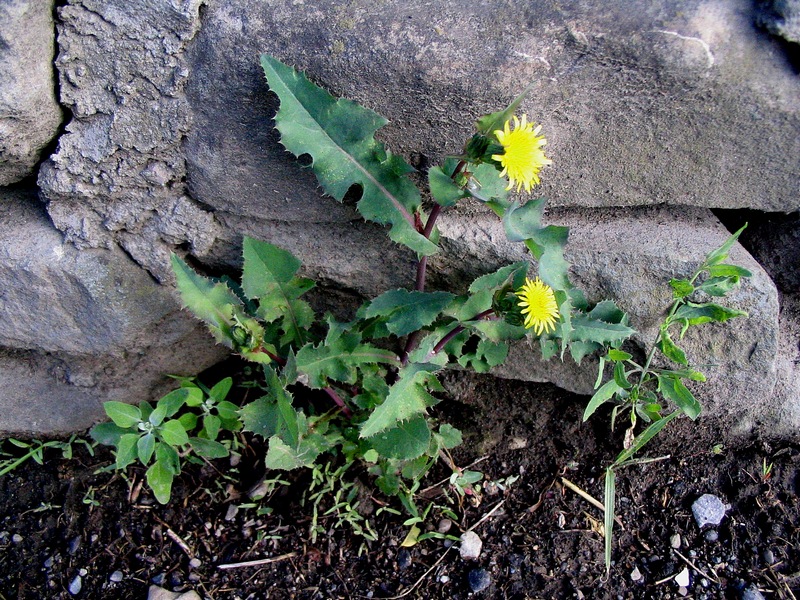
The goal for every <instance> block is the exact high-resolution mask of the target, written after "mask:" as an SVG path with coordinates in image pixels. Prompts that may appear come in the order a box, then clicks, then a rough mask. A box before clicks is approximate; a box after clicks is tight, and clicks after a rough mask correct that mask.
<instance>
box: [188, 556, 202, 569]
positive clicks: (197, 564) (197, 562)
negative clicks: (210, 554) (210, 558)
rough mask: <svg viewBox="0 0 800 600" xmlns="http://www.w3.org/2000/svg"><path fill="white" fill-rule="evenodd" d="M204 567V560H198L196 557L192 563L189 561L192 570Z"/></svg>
mask: <svg viewBox="0 0 800 600" xmlns="http://www.w3.org/2000/svg"><path fill="white" fill-rule="evenodd" d="M202 565H203V561H202V560H200V559H199V558H196V557H195V558H193V559H192V560H190V561H189V566H190V567H191V568H192V569H198V568H200V567H201V566H202Z"/></svg>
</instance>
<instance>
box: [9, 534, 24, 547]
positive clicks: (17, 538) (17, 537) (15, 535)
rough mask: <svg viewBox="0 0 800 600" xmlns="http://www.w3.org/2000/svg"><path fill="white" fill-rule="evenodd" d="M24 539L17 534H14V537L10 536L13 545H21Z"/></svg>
mask: <svg viewBox="0 0 800 600" xmlns="http://www.w3.org/2000/svg"><path fill="white" fill-rule="evenodd" d="M24 539H25V538H24V537H22V536H21V535H20V534H18V533H15V534H14V535H12V536H11V541H12V542H14V543H15V544H19V543H21V542H22V540H24Z"/></svg>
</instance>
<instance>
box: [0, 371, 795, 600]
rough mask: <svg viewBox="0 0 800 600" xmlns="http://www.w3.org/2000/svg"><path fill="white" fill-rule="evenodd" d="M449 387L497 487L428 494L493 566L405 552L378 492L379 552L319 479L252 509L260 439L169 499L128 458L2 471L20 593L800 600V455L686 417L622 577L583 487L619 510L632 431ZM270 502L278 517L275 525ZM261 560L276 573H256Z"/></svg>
mask: <svg viewBox="0 0 800 600" xmlns="http://www.w3.org/2000/svg"><path fill="white" fill-rule="evenodd" d="M445 380H446V381H445V383H446V388H447V389H448V396H449V398H448V399H447V400H446V401H445V402H442V403H441V404H440V405H439V406H438V407H437V409H438V410H440V411H441V412H440V414H441V416H443V417H444V418H446V419H448V420H449V421H450V422H452V423H453V424H454V425H455V426H457V427H459V428H461V429H462V430H463V431H464V433H465V443H464V444H463V446H461V448H460V449H458V450H457V451H456V452H454V455H453V456H454V460H455V461H456V464H458V465H459V466H461V467H466V466H467V465H470V464H472V463H475V462H476V461H479V462H478V463H477V464H476V465H475V466H474V467H473V468H474V469H475V470H480V471H482V472H483V473H484V475H485V479H484V485H483V493H482V496H481V497H480V498H479V499H478V498H477V497H475V498H468V499H464V498H460V497H459V496H458V495H456V494H454V493H453V492H452V490H450V491H449V492H448V491H447V485H446V484H445V485H444V486H436V485H435V484H436V483H437V482H438V481H439V480H442V479H445V478H446V477H447V476H448V474H449V472H448V471H446V470H445V469H444V468H442V469H441V470H439V471H438V472H436V473H432V474H431V475H430V476H429V477H428V479H429V481H426V483H425V484H424V485H427V486H432V487H431V488H430V489H428V490H427V491H426V497H427V498H428V499H429V500H431V501H432V502H434V503H435V504H436V505H437V506H446V507H449V509H450V510H452V511H453V512H454V513H455V517H456V519H455V520H454V522H452V525H451V528H450V530H449V531H448V534H449V535H453V536H456V537H458V536H460V535H461V533H462V532H464V531H466V530H467V529H469V528H472V529H473V531H474V532H475V533H476V534H477V535H478V536H479V537H480V539H481V540H482V542H483V548H482V551H481V553H480V556H479V558H478V559H476V560H464V559H462V558H461V556H460V554H459V543H458V542H455V543H453V542H451V541H449V540H447V539H441V538H433V539H428V540H425V541H423V542H420V543H418V544H417V545H415V546H413V547H410V548H404V547H402V546H401V543H402V542H403V540H404V539H405V538H406V535H407V534H408V532H409V529H410V528H409V526H407V525H404V524H403V522H404V521H405V519H406V518H407V516H406V515H404V514H402V513H397V514H395V513H393V512H391V511H388V510H380V508H381V507H382V506H384V505H385V504H386V499H385V498H381V497H380V496H378V495H375V496H373V497H372V498H369V497H367V496H368V494H362V503H361V506H362V510H364V512H365V516H366V518H367V519H368V520H369V521H370V523H371V526H372V527H373V528H374V530H375V532H376V533H377V540H376V541H371V542H370V541H366V540H364V538H362V537H360V536H358V535H356V534H355V533H353V531H352V529H349V528H348V527H347V526H346V525H345V526H341V527H338V528H336V527H334V525H335V521H336V519H335V518H334V516H330V515H329V516H324V515H323V513H324V512H325V510H327V508H329V507H330V506H331V505H330V500H327V502H328V504H324V505H321V506H320V507H319V508H320V510H319V515H320V516H319V523H320V525H322V526H323V528H324V532H323V533H321V534H319V535H318V536H317V537H316V539H312V537H311V535H310V526H311V524H312V519H313V510H312V507H311V504H310V502H308V501H306V502H305V503H304V502H303V497H304V492H306V490H307V489H308V486H309V476H308V473H301V472H297V473H291V474H290V476H289V477H286V479H287V480H288V481H289V485H287V486H279V487H278V488H277V489H276V490H275V491H274V492H273V493H272V494H270V495H268V496H267V497H266V498H265V499H264V500H263V501H262V502H261V504H260V505H258V506H250V507H248V506H247V505H248V504H250V505H253V504H255V503H253V502H252V501H251V500H250V499H249V498H248V497H247V491H248V490H249V489H251V488H252V486H253V485H256V484H257V483H258V482H259V481H261V480H263V478H264V476H265V473H264V469H263V467H262V466H261V464H262V461H261V457H262V456H263V450H264V449H263V447H262V446H261V444H260V443H259V441H258V440H245V442H246V443H247V446H246V447H245V448H244V449H243V452H242V458H241V461H240V462H239V463H238V464H237V465H235V466H232V465H231V464H230V461H229V459H224V460H223V459H220V460H218V461H215V462H214V463H213V464H192V465H188V466H187V468H186V469H185V470H184V472H183V473H182V475H181V476H180V477H179V479H178V481H177V482H176V485H175V488H174V491H173V497H172V500H171V501H170V503H169V504H168V505H166V506H162V505H160V504H158V503H156V502H155V501H154V499H153V498H152V495H151V494H150V493H149V492H148V490H147V488H146V486H145V487H142V486H141V481H142V476H143V473H142V471H141V470H138V469H135V468H130V469H129V470H128V472H127V474H126V475H125V476H124V477H123V476H122V475H120V474H115V473H113V472H111V471H109V470H105V469H104V467H107V466H108V465H110V464H111V463H112V461H113V457H112V455H111V453H110V452H109V451H107V450H106V449H103V448H97V450H96V452H95V454H94V456H91V455H90V454H89V453H88V452H87V450H86V448H84V447H82V446H80V445H76V446H75V455H74V457H73V458H72V459H71V460H65V459H63V458H62V457H61V456H60V452H59V451H56V450H48V451H46V452H45V455H44V458H45V460H44V464H43V465H39V464H36V463H35V462H33V461H28V462H27V463H25V464H24V465H22V466H20V467H18V468H17V469H15V470H13V471H12V472H10V473H9V474H7V475H5V476H2V477H0V599H11V598H20V599H42V598H85V599H93V598H119V599H123V598H136V599H140V600H143V599H144V598H147V596H148V590H149V588H150V587H151V586H152V585H154V584H157V585H159V586H160V587H163V588H166V589H168V590H171V591H179V592H180V591H188V590H194V591H196V592H197V593H198V594H199V595H200V596H201V597H204V598H212V599H228V598H230V599H234V598H238V599H246V598H253V599H256V598H270V599H273V598H274V599H284V598H306V599H316V598H320V599H321V598H326V599H327V598H398V597H404V598H448V599H458V598H469V597H476V598H481V597H483V598H520V599H522V598H531V599H533V598H612V599H616V598H625V599H627V598H664V599H666V598H675V599H677V598H683V597H687V598H698V599H699V598H709V599H711V598H746V599H751V600H752V599H754V598H760V597H764V598H781V599H794V598H796V596H797V595H798V593H800V531H799V530H798V526H800V507H799V505H798V493H800V489H799V488H800V447H797V446H793V445H789V444H779V445H770V444H768V443H766V442H764V441H750V442H748V441H742V442H741V443H739V444H737V446H736V447H722V448H720V447H719V442H720V440H721V439H722V436H721V435H720V434H719V432H715V430H714V429H713V427H709V426H708V425H707V424H704V423H703V422H702V421H701V422H700V423H699V424H698V423H690V422H688V421H687V420H679V421H676V422H673V423H672V424H671V426H670V428H667V429H666V430H665V431H664V432H662V435H661V436H660V437H658V438H656V439H655V440H654V441H653V442H652V443H651V445H650V446H648V448H647V449H646V451H645V452H644V454H646V455H647V456H650V457H655V458H659V459H660V460H657V461H654V462H651V463H648V464H643V465H639V466H634V467H628V468H626V469H624V470H623V471H621V472H620V473H619V476H618V479H617V511H616V512H617V515H618V517H619V520H620V523H621V526H620V525H617V526H616V527H615V530H614V542H613V564H612V567H611V571H610V574H609V575H608V576H606V572H605V566H604V563H603V540H602V536H601V534H600V533H599V531H600V524H601V523H602V512H601V511H600V510H599V509H598V508H596V507H594V506H593V505H592V504H591V503H590V502H589V501H587V500H586V499H585V498H584V497H583V496H581V495H579V494H578V493H576V492H575V491H573V489H572V488H570V487H569V483H568V482H571V483H572V484H574V486H575V487H577V488H579V489H580V490H583V491H584V492H585V493H586V494H589V495H591V496H593V497H594V498H597V499H600V500H602V496H603V471H604V467H605V465H607V464H608V463H609V461H610V460H611V459H613V457H614V456H615V455H616V454H617V452H618V451H619V449H620V448H621V445H622V436H623V432H622V431H620V430H617V431H615V432H610V430H609V420H608V417H609V415H608V414H607V413H604V414H598V415H596V416H595V417H593V419H592V420H591V421H590V422H589V423H586V424H584V423H581V413H582V410H583V407H584V406H585V402H586V398H583V397H578V396H574V395H570V394H567V393H565V392H563V391H561V390H559V389H557V388H555V387H553V386H550V385H547V384H523V383H518V382H510V381H504V382H498V381H497V380H494V379H493V378H491V377H481V376H474V375H467V374H448V375H447V376H446V377H445ZM3 449H4V450H9V444H5V445H4V446H3ZM266 475H269V476H273V475H274V474H266ZM348 476H349V477H351V478H355V479H358V478H360V479H361V480H363V481H366V480H367V478H366V475H365V474H358V473H350V472H348ZM514 478H516V479H514ZM363 489H365V490H366V489H368V488H366V486H365V487H364V488H363ZM442 492H447V495H446V496H445V495H444V494H443V493H442ZM703 494H714V495H716V496H718V497H719V498H721V499H722V501H723V502H725V503H727V504H729V505H730V507H729V508H728V510H727V513H726V515H725V517H724V519H723V520H722V522H721V523H720V524H719V525H718V526H709V525H706V526H705V527H704V528H703V529H701V528H700V527H698V525H697V523H696V522H695V519H694V517H693V515H692V510H691V507H692V504H693V502H694V501H695V500H697V498H698V497H700V496H701V495H703ZM420 504H422V505H424V504H425V502H424V501H423V502H420ZM259 506H260V507H262V508H267V507H268V508H269V509H271V511H272V512H271V513H270V514H263V513H264V512H265V511H262V514H259V510H258V508H259ZM388 506H389V507H390V508H394V509H398V510H400V509H401V507H400V506H399V504H398V503H390V504H389V505H388ZM236 507H238V510H237V508H236ZM444 514H445V513H443V512H442V509H440V508H433V509H432V510H431V512H430V513H429V514H428V516H427V518H426V520H425V522H424V523H423V525H422V529H423V531H429V530H432V529H433V530H438V528H439V527H442V529H444V528H445V527H446V526H447V522H446V521H445V522H441V520H442V519H443V518H444ZM451 520H452V519H451ZM247 561H260V562H259V563H257V564H255V565H252V566H242V565H239V566H236V564H237V563H242V562H247ZM230 565H234V566H232V567H230V568H224V567H226V566H230ZM684 569H687V570H688V575H689V583H688V585H686V586H684V587H682V586H681V585H679V584H680V583H682V581H681V580H682V578H683V577H684V576H685V574H682V571H684ZM77 578H80V579H77ZM676 578H677V579H676ZM78 582H80V591H77V590H76V588H77V583H78ZM487 583H488V586H487V587H485V588H484V589H483V590H482V591H479V592H475V591H473V590H474V589H477V588H480V587H481V586H482V585H486V584H487ZM70 587H72V592H70ZM76 591H77V593H74V592H76ZM759 594H760V595H759Z"/></svg>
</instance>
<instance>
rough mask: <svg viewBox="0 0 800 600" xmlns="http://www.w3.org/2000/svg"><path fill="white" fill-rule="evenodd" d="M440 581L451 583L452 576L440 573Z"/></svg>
mask: <svg viewBox="0 0 800 600" xmlns="http://www.w3.org/2000/svg"><path fill="white" fill-rule="evenodd" d="M439 583H450V578H449V577H448V576H447V575H440V576H439Z"/></svg>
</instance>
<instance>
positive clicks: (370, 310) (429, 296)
mask: <svg viewBox="0 0 800 600" xmlns="http://www.w3.org/2000/svg"><path fill="white" fill-rule="evenodd" d="M453 297H454V296H453V294H450V293H449V292H418V291H408V290H405V289H397V290H389V291H388V292H384V293H383V294H381V295H380V296H378V297H377V298H375V299H374V300H373V301H372V302H371V303H370V305H369V306H368V307H367V309H366V312H365V316H366V317H367V318H373V317H383V318H384V319H386V327H387V328H388V329H389V331H390V332H391V333H393V334H394V335H396V336H398V337H402V336H404V335H408V334H409V333H412V332H414V331H417V330H418V329H422V328H423V327H427V326H428V325H430V324H431V323H433V322H434V321H435V320H436V318H437V317H438V316H439V314H440V313H441V312H442V311H443V310H444V309H445V307H447V305H448V304H450V301H451V300H452V299H453Z"/></svg>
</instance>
